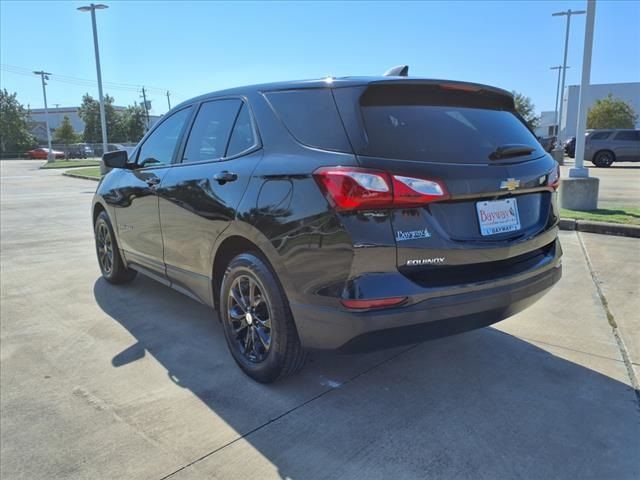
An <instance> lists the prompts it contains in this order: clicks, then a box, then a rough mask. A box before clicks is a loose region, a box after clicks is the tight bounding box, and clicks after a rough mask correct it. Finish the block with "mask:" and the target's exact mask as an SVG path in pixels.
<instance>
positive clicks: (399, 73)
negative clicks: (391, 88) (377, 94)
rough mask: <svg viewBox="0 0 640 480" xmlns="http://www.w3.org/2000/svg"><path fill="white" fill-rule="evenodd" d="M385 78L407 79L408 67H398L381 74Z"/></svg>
mask: <svg viewBox="0 0 640 480" xmlns="http://www.w3.org/2000/svg"><path fill="white" fill-rule="evenodd" d="M383 75H384V76H385V77H408V76H409V65H398V66H397V67H393V68H390V69H389V70H387V71H386V72H384V74H383Z"/></svg>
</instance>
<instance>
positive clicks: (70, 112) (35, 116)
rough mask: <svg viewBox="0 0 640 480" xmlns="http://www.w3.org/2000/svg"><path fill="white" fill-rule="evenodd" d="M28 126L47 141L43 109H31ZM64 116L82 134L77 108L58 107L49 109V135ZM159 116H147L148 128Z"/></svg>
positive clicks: (39, 137) (33, 132)
mask: <svg viewBox="0 0 640 480" xmlns="http://www.w3.org/2000/svg"><path fill="white" fill-rule="evenodd" d="M113 109H114V110H115V111H116V113H120V112H122V111H124V110H126V108H125V107H118V106H115V105H114V106H113ZM29 113H30V115H29V124H30V127H31V128H30V130H31V133H32V134H33V135H34V136H35V137H36V138H37V139H38V140H39V141H46V140H47V129H46V127H44V125H45V121H46V115H45V113H44V108H32V109H31V111H30V112H29ZM65 115H66V116H67V117H69V121H70V122H71V125H72V126H73V130H74V131H75V132H76V133H82V132H84V122H83V121H82V119H81V118H80V115H78V107H59V108H51V107H50V108H49V128H50V129H51V133H52V134H53V131H54V130H55V129H56V128H58V127H59V126H60V124H61V123H62V120H63V119H64V117H65ZM159 118H160V116H159V115H149V126H152V125H153V124H155V123H156V122H157V121H158V119H159ZM107 137H109V132H107Z"/></svg>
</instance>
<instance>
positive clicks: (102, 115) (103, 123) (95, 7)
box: [78, 3, 109, 155]
mask: <svg viewBox="0 0 640 480" xmlns="http://www.w3.org/2000/svg"><path fill="white" fill-rule="evenodd" d="M105 8H109V7H108V6H107V5H103V4H101V3H99V4H94V3H92V4H91V5H89V6H85V7H78V10H80V11H81V12H91V26H92V27H93V48H94V51H95V52H94V53H95V57H96V72H97V74H98V97H99V99H100V124H101V125H100V126H101V130H102V154H103V155H104V154H105V153H107V151H108V149H107V143H108V142H107V115H106V113H105V108H104V97H103V95H102V72H101V70H100V51H99V49H98V28H97V26H96V10H103V9H105Z"/></svg>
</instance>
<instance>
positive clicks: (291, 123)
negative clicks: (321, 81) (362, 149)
mask: <svg viewBox="0 0 640 480" xmlns="http://www.w3.org/2000/svg"><path fill="white" fill-rule="evenodd" d="M265 97H266V98H267V101H268V102H269V103H270V105H271V107H272V108H273V110H274V111H275V113H276V115H277V116H278V117H279V118H280V120H282V122H283V123H284V126H285V127H286V128H287V130H288V131H289V133H291V135H292V136H293V137H294V138H295V139H296V140H297V141H298V142H300V143H302V144H303V145H307V146H309V147H315V148H321V149H324V150H334V151H339V152H349V153H350V152H351V146H350V145H349V141H348V139H347V135H346V133H345V131H344V127H343V125H342V121H341V119H340V115H339V114H338V111H337V109H336V105H335V102H334V100H333V95H332V93H331V90H330V89H328V88H324V89H304V90H288V91H282V92H268V93H265Z"/></svg>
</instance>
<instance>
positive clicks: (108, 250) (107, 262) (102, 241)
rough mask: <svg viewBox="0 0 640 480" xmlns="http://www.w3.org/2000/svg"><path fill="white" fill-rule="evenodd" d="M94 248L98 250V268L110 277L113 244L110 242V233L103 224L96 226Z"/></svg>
mask: <svg viewBox="0 0 640 480" xmlns="http://www.w3.org/2000/svg"><path fill="white" fill-rule="evenodd" d="M96 248H97V250H98V261H99V262H100V267H102V271H103V272H104V273H105V274H106V275H110V274H111V271H112V269H113V242H112V241H111V233H110V232H109V228H108V227H107V225H106V224H105V223H104V222H101V223H100V224H99V225H98V232H97V234H96Z"/></svg>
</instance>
